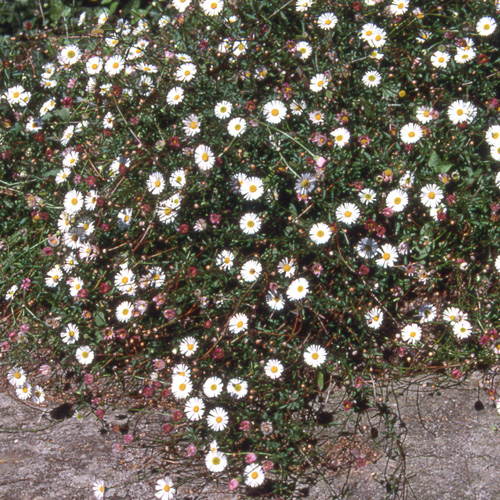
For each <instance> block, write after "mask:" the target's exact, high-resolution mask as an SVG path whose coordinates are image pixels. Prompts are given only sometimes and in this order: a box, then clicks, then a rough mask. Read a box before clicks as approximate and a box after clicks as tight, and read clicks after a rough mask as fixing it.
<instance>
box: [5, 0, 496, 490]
mask: <svg viewBox="0 0 500 500" xmlns="http://www.w3.org/2000/svg"><path fill="white" fill-rule="evenodd" d="M36 3H37V4H38V2H36ZM214 3H215V4H216V3H217V2H214ZM1 5H2V8H3V9H4V11H3V12H4V13H5V16H6V17H5V19H10V21H8V22H12V23H13V25H15V23H19V20H20V19H23V20H24V19H25V18H24V16H25V15H26V16H27V15H28V14H25V11H24V10H22V9H21V8H19V9H17V10H14V9H13V8H12V5H11V6H9V7H7V6H6V5H4V4H1ZM23 5H25V6H26V9H25V10H26V12H27V11H28V9H29V8H31V9H36V8H38V7H37V5H34V4H31V3H29V2H26V3H25V4H23ZM44 5H45V4H44ZM360 5H361V4H360ZM78 7H79V4H77V5H70V4H69V2H62V1H57V0H53V1H52V2H51V3H50V4H49V5H48V7H47V10H44V13H43V16H42V13H41V12H40V13H39V14H31V15H32V16H33V17H34V18H33V19H32V21H31V22H32V24H33V27H32V29H31V30H23V34H22V35H20V34H16V37H15V38H14V37H12V38H11V37H10V36H9V37H4V38H3V39H2V40H1V43H0V51H1V52H2V59H3V61H4V63H3V66H2V68H1V69H0V73H1V81H2V85H3V88H2V90H1V94H2V96H3V98H2V99H1V101H0V116H1V121H0V128H1V142H0V154H1V155H2V159H1V163H0V190H1V194H2V198H1V199H0V203H1V205H0V210H1V212H2V217H1V219H0V224H1V234H2V242H1V243H2V262H1V268H0V292H1V296H2V300H3V301H4V305H5V306H6V311H7V313H6V319H5V320H6V321H7V322H8V324H9V328H8V329H6V330H5V332H6V333H4V337H3V338H2V341H3V342H4V344H2V349H3V350H6V351H7V349H8V358H5V359H8V364H9V367H10V366H11V365H14V364H16V363H19V364H22V365H24V366H27V365H28V364H29V366H30V370H32V371H33V373H35V372H36V370H37V369H38V368H39V365H45V364H47V363H48V360H49V359H51V360H52V361H51V365H52V366H51V368H52V370H53V373H60V372H61V371H62V372H71V373H73V372H74V384H75V387H74V389H75V391H74V393H73V392H71V391H69V392H68V391H67V390H66V389H64V390H65V391H66V394H67V397H68V400H71V402H77V403H78V404H81V405H88V406H89V407H91V408H92V410H93V411H94V412H96V413H97V411H99V410H102V408H104V407H105V405H107V404H109V405H111V404H116V403H117V401H118V400H119V399H120V397H123V396H125V395H129V394H131V393H133V394H134V395H135V396H137V397H138V398H141V401H142V403H141V404H143V405H144V406H147V405H151V406H153V405H156V407H158V408H159V411H161V412H164V414H165V415H167V416H168V417H169V418H173V420H172V422H171V423H172V425H173V431H172V432H171V433H170V434H169V435H168V436H161V437H160V438H158V442H161V445H162V446H164V445H165V444H166V442H168V443H170V445H169V446H170V447H171V449H172V450H173V452H172V453H176V454H177V455H179V456H182V457H185V453H184V450H183V447H184V446H185V445H186V443H187V442H192V443H195V444H196V445H197V446H199V447H204V449H207V447H208V446H209V444H210V442H211V441H212V440H213V439H217V442H218V445H219V447H220V449H221V450H222V451H223V452H224V453H226V454H227V456H228V457H231V460H230V463H229V466H228V469H227V471H225V472H224V474H225V475H224V477H226V476H227V477H228V478H230V477H233V478H235V477H240V478H246V479H247V480H248V477H247V476H248V473H245V463H244V461H243V459H242V458H243V457H242V456H244V455H245V454H246V453H248V452H253V453H255V454H256V455H257V457H258V460H259V463H261V464H265V465H267V466H269V462H273V464H274V469H273V470H274V472H271V473H270V474H269V476H271V477H272V475H273V474H274V477H275V478H276V481H275V482H274V483H273V484H272V486H271V489H274V491H275V492H280V493H281V494H289V493H290V492H289V491H288V490H287V488H289V483H288V482H287V481H281V480H280V478H281V479H284V478H289V477H290V475H291V474H292V472H293V471H296V470H300V469H301V468H303V467H304V466H305V462H304V456H303V453H304V450H308V451H307V453H308V455H307V460H311V463H314V464H316V463H318V461H321V454H322V449H321V447H314V446H312V445H311V446H310V447H309V446H308V445H309V444H310V441H311V435H312V433H313V432H314V430H315V429H316V428H317V424H318V420H319V417H318V407H319V406H318V404H319V403H320V402H321V400H322V398H323V397H324V395H325V393H328V394H330V392H332V391H336V390H338V388H339V387H340V386H342V387H344V388H346V390H347V391H348V394H347V395H346V401H345V402H344V407H345V409H346V411H348V412H351V413H356V412H363V411H365V410H366V408H371V409H375V408H378V407H377V405H376V404H375V402H374V401H373V399H372V398H373V394H372V389H371V384H368V381H370V380H371V379H372V378H377V377H399V376H403V375H406V374H411V373H416V372H420V371H426V370H429V371H433V372H434V371H438V372H442V373H445V374H446V375H448V376H453V377H455V378H460V377H461V376H462V375H465V374H466V373H467V372H468V371H470V370H471V369H475V368H477V367H480V366H489V365H490V364H491V363H492V362H493V361H494V359H495V356H496V354H497V353H498V349H497V345H498V344H497V337H498V334H497V332H496V327H497V324H498V319H499V318H498V310H499V307H498V306H499V305H500V300H499V295H498V283H497V279H496V272H497V271H492V269H493V268H494V267H495V261H496V259H497V255H498V247H499V243H498V239H497V238H496V237H493V238H492V237H491V235H492V234H493V235H494V234H495V232H496V230H497V227H498V212H499V210H500V208H499V207H498V184H500V181H499V180H498V174H497V163H496V160H495V158H496V157H497V155H498V154H500V153H499V152H498V151H496V152H495V147H498V146H495V144H497V143H495V144H493V145H490V143H491V142H492V141H494V140H496V139H495V138H494V129H493V128H492V126H495V125H498V124H499V118H498V113H499V110H500V108H499V103H498V101H497V100H496V99H495V97H496V96H497V94H498V83H497V82H498V79H497V78H495V75H496V72H497V68H498V65H499V63H500V55H499V50H498V45H497V44H496V42H497V41H498V30H497V31H495V32H494V33H493V34H491V35H489V36H480V35H479V34H478V33H477V28H476V24H477V22H478V21H479V19H481V18H482V17H483V16H490V15H493V14H494V11H493V8H492V7H491V6H488V5H486V4H484V3H479V2H469V3H464V4H463V5H462V4H459V5H456V2H445V3H443V2H428V5H426V6H425V9H426V10H425V11H424V12H423V13H421V12H419V11H418V9H417V10H416V11H412V10H409V11H408V12H405V13H403V14H402V15H401V17H400V18H399V17H395V16H394V15H392V14H390V13H389V11H387V10H384V9H383V8H382V5H378V4H376V5H373V6H368V5H364V4H363V5H361V10H359V11H358V10H356V9H357V5H356V6H354V5H351V4H349V5H347V4H346V5H340V4H338V3H337V2H316V3H313V5H311V6H310V7H309V8H308V9H305V10H304V12H302V11H301V10H300V9H297V8H296V2H288V3H286V2H280V1H266V2H260V1H248V2H239V3H238V4H236V3H235V2H226V4H225V5H224V8H223V11H222V13H221V14H220V15H214V16H208V15H206V14H204V12H203V10H202V8H200V6H199V5H198V2H196V5H195V4H194V3H193V4H192V5H191V6H190V7H189V9H187V10H186V12H185V13H182V15H181V13H179V12H177V11H176V10H175V8H174V7H173V6H171V5H170V4H169V5H166V4H165V3H162V2H157V3H154V2H152V3H146V4H145V3H144V2H143V3H141V2H139V1H136V0H131V1H129V2H127V3H126V4H122V3H120V4H119V3H118V2H113V1H111V0H104V1H102V2H101V3H100V4H99V8H98V9H97V10H92V9H87V10H86V11H85V12H86V18H84V17H81V10H80V9H79V8H78ZM43 8H44V9H45V6H43ZM421 8H422V9H423V8H424V7H423V6H422V7H421ZM120 9H121V10H120ZM7 11H8V12H9V13H10V14H9V13H8V12H7ZM329 11H332V12H333V11H334V12H335V14H336V16H337V18H338V23H337V24H336V26H335V27H333V29H323V28H325V27H328V25H326V24H323V25H322V23H324V21H320V20H321V19H322V18H320V16H321V15H322V14H324V13H326V12H329ZM32 12H33V10H32ZM379 13H380V16H379V15H378V14H379ZM420 14H423V15H420ZM9 16H10V17H9ZM16 16H17V17H16ZM121 16H123V17H121ZM16 19H17V20H16ZM330 19H331V18H330ZM367 23H375V24H376V25H377V26H378V28H379V29H380V30H383V33H384V36H383V37H382V38H385V37H386V38H387V41H386V43H385V44H382V45H380V46H377V45H379V44H378V41H376V40H375V39H374V38H371V35H368V34H367V33H366V32H367V31H370V30H372V29H373V28H371V29H369V28H366V25H367ZM360 33H363V35H362V36H360ZM381 36H382V35H381ZM470 37H471V40H473V41H474V47H473V48H474V51H475V52H474V55H473V56H471V55H470V53H469V56H470V57H471V61H469V62H467V63H465V64H462V62H461V61H460V60H456V58H455V57H454V56H455V55H456V54H460V52H459V49H458V48H457V47H461V46H462V47H464V46H465V45H467V43H469V44H470V43H471V41H470V40H468V38H470ZM416 40H418V41H416ZM300 42H307V44H309V47H307V46H302V48H303V49H304V52H301V51H300V47H301V46H300V45H297V44H299V43H300ZM374 45H375V47H374ZM374 49H377V51H379V52H383V57H380V55H379V54H377V53H374ZM308 50H310V51H311V54H310V55H309V56H308V57H306V55H307V51H308ZM438 50H441V51H446V52H447V53H449V54H450V55H451V58H450V61H449V63H448V65H447V66H446V67H437V66H436V63H435V62H433V61H434V57H435V53H436V51H438ZM469 50H470V49H469ZM92 57H95V58H96V59H95V60H94V59H92V60H91V58H92ZM115 57H116V59H113V58H115ZM188 60H189V61H191V63H190V64H192V65H193V66H189V65H185V64H186V63H187V62H188ZM113 62H115V66H113V64H112V63H113ZM92 63H94V64H95V68H94V67H92ZM372 71H376V72H377V73H378V76H377V74H373V75H372V78H373V79H370V73H369V72H372ZM42 75H43V76H42ZM378 77H380V82H379V83H378V84H377V83H376V82H377V81H378V80H377V78H378ZM318 82H322V83H321V84H320V83H318ZM373 82H375V83H373ZM179 88H180V89H181V90H179ZM228 103H229V104H228ZM457 103H458V104H457ZM466 103H469V104H466ZM469 105H471V106H472V108H471V107H468V106H469ZM229 106H231V107H232V110H231V112H230V113H229V112H228V110H227V109H226V110H225V111H224V110H223V109H222V108H223V107H225V108H229ZM464 110H465V111H464ZM464 113H465V116H466V118H465V119H464V120H461V119H460V118H457V117H460V116H462V115H463V114H464ZM235 119H240V120H241V122H240V126H242V125H241V124H243V127H244V128H242V129H237V128H236V126H237V122H235V121H234V120H235ZM488 134H489V135H488ZM64 168H66V169H67V170H64ZM396 200H398V201H396ZM345 204H349V205H345ZM245 217H248V218H250V219H251V220H252V221H253V226H252V225H249V224H248V223H247V222H245V219H244V218H245ZM259 225H260V228H258V229H257V230H255V231H254V229H255V227H258V226H259ZM224 252H231V253H224ZM497 267H500V266H497ZM493 273H495V274H493ZM4 298H5V299H4ZM451 307H455V308H458V312H456V311H455V313H454V314H452V312H450V311H452V310H451V309H450V308H451ZM238 315H244V316H242V317H239V316H238ZM450 316H455V318H450ZM459 319H463V320H465V321H464V322H463V323H462V324H461V326H462V327H463V328H464V329H465V331H464V332H460V329H459V327H456V323H458V320H459ZM240 321H241V325H240V324H239V322H240ZM459 326H460V325H459ZM75 327H76V329H77V330H78V332H77V333H76V334H75ZM469 329H470V331H469ZM69 332H73V334H72V336H70V337H69V340H68V335H69ZM9 334H10V335H9ZM188 346H191V348H189V347H188ZM81 349H83V351H84V352H86V353H88V357H87V358H84V357H83V358H82V355H81ZM313 353H316V357H313ZM323 357H324V359H323ZM87 361H90V362H87ZM181 363H182V364H186V365H187V367H188V368H189V370H190V371H191V376H190V377H189V378H188V380H189V382H191V383H192V385H193V391H192V393H190V394H189V397H193V396H194V395H196V396H199V397H200V398H202V399H203V400H204V404H205V405H206V410H205V416H204V418H202V419H200V420H189V419H188V418H187V416H186V414H187V409H186V408H185V403H186V399H185V398H182V397H179V394H178V393H177V390H176V389H175V387H176V381H178V379H176V378H175V377H173V376H174V375H175V370H177V371H179V370H181V371H182V370H185V367H182V368H180V367H179V365H180V364H181ZM272 365H274V366H275V367H276V371H275V372H273V371H272V370H271V366H272ZM281 368H282V369H283V372H282V373H281ZM457 369H459V370H460V373H459V372H457V371H456V370H457ZM90 375H92V376H93V377H94V379H95V383H96V387H94V388H91V387H89V384H88V383H87V382H88V381H89V380H90V379H91V378H92V377H90ZM214 376H216V377H218V378H219V379H220V382H217V383H216V385H217V384H220V385H221V386H223V389H224V390H223V391H222V393H221V394H220V395H218V396H217V397H211V396H209V395H207V393H206V389H205V391H204V389H203V387H204V383H205V382H206V381H207V379H208V378H209V377H214ZM85 377H86V378H85ZM234 379H237V381H236V382H231V381H232V380H234ZM125 381H126V382H125ZM242 382H245V383H246V384H248V394H246V395H245V396H244V397H242V398H241V399H240V398H237V397H235V396H234V395H231V394H230V393H229V392H228V391H227V387H228V384H231V383H232V384H233V385H240V386H241V385H244V384H243V383H242ZM99 384H101V385H99ZM129 384H130V386H129ZM63 387H64V385H63V384H62V383H60V381H59V380H58V379H57V377H55V376H54V377H52V378H50V382H49V383H48V388H50V389H52V390H57V389H62V388H63ZM97 387H98V388H99V390H100V391H101V392H102V394H103V397H102V403H100V404H101V405H102V407H97V406H96V403H95V398H93V396H92V394H93V391H94V390H97ZM117 388H118V389H117ZM179 390H180V389H179ZM183 390H184V389H183ZM169 391H173V392H174V394H173V395H172V394H171V393H170V392H169ZM351 396H352V398H351V399H352V401H350V400H349V398H350V397H351ZM216 407H222V408H224V409H225V410H226V411H227V413H228V418H229V423H228V426H227V428H225V429H224V430H220V431H217V430H214V429H213V428H211V427H210V425H208V424H207V419H206V416H207V415H208V413H209V412H210V411H211V410H213V409H215V408H216ZM175 412H180V413H175ZM179 415H180V416H179ZM335 424H337V423H335ZM247 425H248V427H249V429H250V430H245V428H246V427H245V426H247ZM332 425H333V424H332ZM271 427H272V430H269V429H270V428H271ZM266 429H267V430H266ZM306 445H307V446H306ZM297 450H301V451H300V453H297ZM183 453H184V454H183ZM233 453H234V454H235V455H234V457H237V458H234V457H233V456H232V455H231V454H233ZM240 455H242V456H240ZM308 463H309V462H308ZM244 480H245V479H244ZM248 482H249V481H247V483H248Z"/></svg>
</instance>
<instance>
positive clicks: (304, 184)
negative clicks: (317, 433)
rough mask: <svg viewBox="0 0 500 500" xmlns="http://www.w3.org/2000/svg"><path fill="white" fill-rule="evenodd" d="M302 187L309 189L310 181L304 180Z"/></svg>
mask: <svg viewBox="0 0 500 500" xmlns="http://www.w3.org/2000/svg"><path fill="white" fill-rule="evenodd" d="M302 187H303V188H307V187H309V181H308V180H307V179H304V180H303V181H302Z"/></svg>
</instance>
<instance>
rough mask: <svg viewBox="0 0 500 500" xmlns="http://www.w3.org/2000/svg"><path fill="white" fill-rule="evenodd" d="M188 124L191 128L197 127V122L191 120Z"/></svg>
mask: <svg viewBox="0 0 500 500" xmlns="http://www.w3.org/2000/svg"><path fill="white" fill-rule="evenodd" d="M189 126H190V128H192V129H193V130H194V129H196V128H198V122H191V123H190V125H189Z"/></svg>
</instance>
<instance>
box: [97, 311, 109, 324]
mask: <svg viewBox="0 0 500 500" xmlns="http://www.w3.org/2000/svg"><path fill="white" fill-rule="evenodd" d="M94 321H95V324H96V326H99V327H102V326H106V325H107V324H108V322H107V321H106V315H105V314H104V313H103V312H102V311H99V312H98V313H97V314H96V315H95V318H94Z"/></svg>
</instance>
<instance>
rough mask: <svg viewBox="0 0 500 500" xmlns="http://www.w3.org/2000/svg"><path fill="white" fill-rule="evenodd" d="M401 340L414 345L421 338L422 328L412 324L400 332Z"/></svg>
mask: <svg viewBox="0 0 500 500" xmlns="http://www.w3.org/2000/svg"><path fill="white" fill-rule="evenodd" d="M401 338H402V340H404V341H405V342H408V343H409V344H416V343H417V342H418V341H419V340H420V339H421V338H422V328H420V327H419V326H418V325H417V324H415V323H412V324H411V325H406V326H405V327H404V328H403V329H402V330H401Z"/></svg>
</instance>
